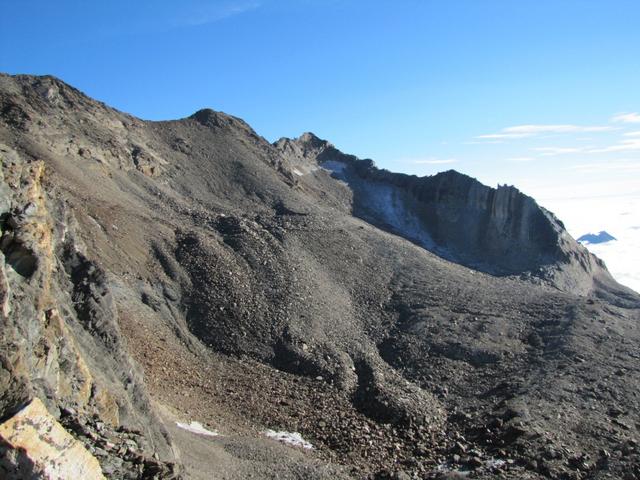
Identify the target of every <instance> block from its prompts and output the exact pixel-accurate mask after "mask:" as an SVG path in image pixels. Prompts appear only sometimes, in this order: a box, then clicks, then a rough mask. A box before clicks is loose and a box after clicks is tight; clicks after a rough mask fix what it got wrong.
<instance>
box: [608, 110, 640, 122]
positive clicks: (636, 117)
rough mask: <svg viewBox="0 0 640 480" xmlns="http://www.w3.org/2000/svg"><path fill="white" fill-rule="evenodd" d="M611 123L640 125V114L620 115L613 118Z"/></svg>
mask: <svg viewBox="0 0 640 480" xmlns="http://www.w3.org/2000/svg"><path fill="white" fill-rule="evenodd" d="M611 121H612V122H615V123H640V113H637V112H630V113H619V114H617V115H614V116H613V117H611Z"/></svg>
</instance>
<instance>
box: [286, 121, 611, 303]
mask: <svg viewBox="0 0 640 480" xmlns="http://www.w3.org/2000/svg"><path fill="white" fill-rule="evenodd" d="M275 147H276V148H277V149H279V150H280V151H281V152H282V154H283V156H285V157H287V158H288V161H289V163H290V164H292V165H295V168H296V169H297V170H298V171H310V170H313V168H317V167H323V168H325V169H327V170H329V171H331V172H332V174H333V176H334V177H335V178H337V179H340V180H342V181H344V182H346V183H347V184H348V186H349V188H350V189H351V190H352V192H353V199H352V211H353V213H354V214H355V215H357V216H359V217H361V218H363V219H365V220H367V221H370V222H372V223H373V224H375V225H378V226H380V227H382V228H385V229H387V230H389V231H391V232H393V233H396V234H398V235H401V236H403V237H405V238H407V239H409V240H411V241H414V242H416V243H417V244H419V245H421V246H423V247H424V248H427V249H428V250H430V251H432V252H434V253H436V254H438V255H439V256H441V257H443V258H445V259H447V260H451V261H454V262H457V263H461V264H463V265H467V266H469V267H471V268H474V269H477V270H480V271H484V272H487V273H491V274H494V275H522V276H525V277H535V278H539V279H542V280H545V281H548V282H550V283H551V284H553V285H554V286H556V287H558V288H560V289H563V290H568V291H573V292H576V293H580V294H587V293H589V292H591V291H592V290H593V289H594V286H595V284H594V278H596V279H597V281H598V282H609V281H611V278H610V275H609V274H608V272H607V270H606V267H605V266H604V264H603V263H602V261H600V260H599V259H598V258H596V257H595V256H594V255H592V254H590V253H589V252H588V250H587V249H586V248H584V247H583V246H582V245H580V244H579V243H577V242H576V241H575V240H574V239H573V238H571V237H570V235H569V234H568V233H567V232H566V230H565V229H564V225H563V224H562V222H560V221H559V220H558V219H557V218H556V217H555V216H554V215H553V214H552V213H551V212H549V211H547V210H545V209H544V208H542V207H540V206H539V205H538V204H537V203H536V201H535V200H534V199H533V198H531V197H528V196H527V195H524V194H523V193H521V192H520V191H519V190H518V189H517V188H515V187H511V186H498V188H496V189H494V188H491V187H487V186H485V185H482V184H481V183H480V182H478V181H477V180H475V179H473V178H471V177H468V176H466V175H464V174H461V173H458V172H456V171H454V170H449V171H446V172H442V173H439V174H437V175H434V176H431V177H416V176H412V175H404V174H398V173H391V172H389V171H386V170H380V169H378V168H376V167H375V165H374V164H373V162H372V161H371V160H360V159H358V158H356V157H354V156H352V155H345V154H343V153H342V152H340V151H339V150H337V149H336V148H335V147H333V146H332V145H331V144H330V143H328V142H326V141H324V140H320V139H319V138H317V137H315V136H314V135H313V134H310V133H306V134H304V135H302V136H301V137H300V138H297V139H293V140H291V139H281V140H279V141H278V142H276V143H275Z"/></svg>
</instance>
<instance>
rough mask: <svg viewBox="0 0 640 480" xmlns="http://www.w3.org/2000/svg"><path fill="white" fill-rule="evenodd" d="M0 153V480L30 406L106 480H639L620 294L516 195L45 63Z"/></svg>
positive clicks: (0, 124)
mask: <svg viewBox="0 0 640 480" xmlns="http://www.w3.org/2000/svg"><path fill="white" fill-rule="evenodd" d="M0 161H1V162H2V177H1V178H0V180H1V181H0V214H1V225H2V239H1V241H0V247H1V250H2V257H3V261H2V262H0V266H1V268H2V275H0V304H1V310H2V311H1V312H0V321H1V322H2V323H1V328H0V455H1V459H0V476H2V475H4V476H5V477H8V478H12V476H13V477H14V478H20V476H19V475H21V476H23V477H24V478H41V477H44V478H64V477H60V476H58V477H56V476H55V472H54V473H52V472H51V471H49V472H46V471H43V470H42V469H43V468H44V467H42V464H43V463H42V462H43V459H47V458H50V455H51V453H50V451H49V450H50V449H49V448H48V447H47V448H45V446H46V445H45V444H47V441H48V440H47V437H46V434H44V433H42V432H39V431H38V430H37V429H35V428H34V429H30V430H29V431H28V432H25V431H22V430H20V428H22V427H21V425H22V424H23V423H24V422H22V423H21V422H19V421H17V420H18V419H20V418H25V417H26V418H28V416H29V412H30V411H31V410H29V408H30V407H29V406H30V405H33V404H34V403H33V402H36V401H38V402H41V403H42V405H43V406H42V407H41V409H40V410H39V411H42V410H43V409H44V410H46V412H48V414H49V415H50V417H51V418H48V417H47V418H46V422H47V425H52V424H55V428H58V426H60V427H61V428H62V429H64V431H66V432H68V433H69V434H70V435H71V436H72V437H73V438H74V439H75V442H76V443H73V444H72V443H70V441H69V442H67V443H64V442H63V443H64V445H63V444H62V443H61V444H60V445H58V446H57V447H56V448H57V449H58V451H59V458H60V459H64V460H65V461H66V460H67V459H68V458H72V459H73V458H75V457H74V455H78V458H86V455H89V456H90V457H93V458H94V459H96V460H97V461H98V462H99V465H100V469H101V472H102V475H104V477H106V478H118V479H120V478H127V479H138V478H195V479H208V478H224V479H244V478H289V479H303V478H304V479H307V478H310V479H313V478H317V479H334V478H370V479H374V478H375V479H385V478H392V479H403V480H404V479H411V478H462V477H467V478H506V479H537V478H550V479H586V478H594V479H604V478H612V479H617V478H622V479H635V478H640V445H639V444H638V442H639V441H640V435H639V429H640V420H639V418H640V417H639V416H638V411H639V410H638V409H639V406H640V398H639V393H638V392H639V388H638V387H639V386H640V367H639V365H640V362H639V361H640V332H639V331H638V322H639V320H640V296H639V295H638V294H636V293H635V292H633V291H631V290H629V289H627V288H625V287H623V286H621V285H619V284H617V283H616V282H615V280H614V279H613V278H612V277H611V275H610V274H609V273H608V271H607V269H606V267H605V265H604V264H603V263H602V262H601V261H600V260H599V259H598V258H596V257H595V256H593V255H591V254H589V253H588V251H587V250H586V249H585V248H584V247H582V246H581V245H579V244H578V243H577V242H576V241H575V240H573V239H572V238H571V237H570V236H569V235H568V234H567V232H566V231H565V230H564V226H563V225H562V223H561V221H560V220H558V219H557V218H555V217H554V216H553V214H552V213H550V212H548V211H546V210H544V209H543V208H541V207H539V206H538V205H537V204H536V202H535V201H534V200H533V199H532V198H530V197H527V196H526V195H524V194H522V193H520V192H519V191H518V190H517V189H515V188H513V187H506V186H501V187H498V188H497V189H493V188H489V187H486V186H484V185H481V184H480V183H479V182H477V181H476V180H474V179H472V178H469V177H467V176H465V175H462V174H460V173H457V172H454V171H449V172H444V173H441V174H438V175H435V176H432V177H424V178H418V177H413V176H407V175H401V174H394V173H390V172H387V171H385V170H379V169H377V168H376V167H375V165H374V164H373V162H372V161H370V160H360V159H357V158H356V157H353V156H351V155H346V154H343V153H342V152H340V151H338V150H337V149H336V148H335V147H333V146H332V145H331V144H329V143H328V142H326V141H324V140H320V139H318V138H317V137H315V136H314V135H312V134H304V135H302V136H301V137H300V138H297V139H281V140H279V141H278V142H276V143H275V144H270V143H269V142H267V141H266V140H265V139H263V138H262V137H260V136H259V135H257V134H256V133H255V132H254V131H253V130H252V129H251V128H250V127H249V126H248V125H247V124H246V123H245V122H243V121H242V120H240V119H237V118H235V117H231V116H229V115H226V114H223V113H219V112H215V111H213V110H201V111H199V112H196V113H195V114H194V115H192V116H190V117H188V118H185V119H180V120H174V121H163V122H149V121H143V120H140V119H137V118H134V117H132V116H130V115H127V114H124V113H122V112H118V111H116V110H113V109H111V108H109V107H108V106H106V105H104V104H101V103H99V102H97V101H95V100H92V99H90V98H88V97H86V96H85V95H83V94H82V93H81V92H79V91H77V90H75V89H74V88H72V87H70V86H68V85H66V84H65V83H63V82H61V81H60V80H57V79H55V78H52V77H32V76H8V75H1V76H0ZM194 421H195V422H199V423H200V424H202V425H203V426H204V429H205V430H204V431H201V430H198V429H195V430H198V431H200V433H197V432H194V431H192V430H194V429H191V430H189V429H185V428H181V427H180V426H179V425H178V423H180V424H181V425H183V427H184V425H189V424H190V422H194ZM3 427H4V430H3V429H2V428H3ZM268 429H271V430H275V431H282V432H291V433H294V432H297V433H299V434H300V435H301V436H302V438H303V439H304V440H305V441H307V442H309V443H310V444H311V445H312V446H313V448H302V447H299V446H298V447H297V446H295V445H294V446H292V445H289V444H285V443H279V442H277V441H275V440H273V439H272V438H269V437H268V436H267V435H265V433H264V432H265V431H266V430H268ZM207 432H215V435H214V434H213V433H207ZM18 434H20V435H22V437H20V438H23V437H24V436H25V435H27V434H28V435H30V437H29V439H28V440H29V445H32V446H31V447H29V448H20V447H19V444H18V442H17V440H16V439H17V438H18V437H19V436H18ZM70 438H71V437H70ZM295 438H297V437H295ZM65 442H66V440H65ZM47 445H48V444H47ZM65 445H67V446H65ZM71 445H73V449H74V450H72V447H71ZM78 452H82V453H78ZM47 455H49V457H47ZM56 455H58V454H56ZM62 463H63V462H60V464H62ZM45 464H46V461H45ZM52 464H55V462H53V463H52ZM45 470H46V469H45ZM25 472H26V473H25ZM28 475H31V477H29V476H28Z"/></svg>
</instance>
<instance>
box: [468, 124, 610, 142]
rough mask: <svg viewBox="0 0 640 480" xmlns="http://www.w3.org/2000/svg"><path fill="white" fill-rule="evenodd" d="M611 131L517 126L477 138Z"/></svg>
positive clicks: (586, 128)
mask: <svg viewBox="0 0 640 480" xmlns="http://www.w3.org/2000/svg"><path fill="white" fill-rule="evenodd" d="M611 130H614V127H607V126H581V125H516V126H514V127H507V128H503V129H502V130H500V132H498V133H490V134H486V135H478V136H477V137H475V138H479V139H483V140H498V139H516V138H528V137H535V136H538V135H544V134H567V133H584V132H607V131H611Z"/></svg>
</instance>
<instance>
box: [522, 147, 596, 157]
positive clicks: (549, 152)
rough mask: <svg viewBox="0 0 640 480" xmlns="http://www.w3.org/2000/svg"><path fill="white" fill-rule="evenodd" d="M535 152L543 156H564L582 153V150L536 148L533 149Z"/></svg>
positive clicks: (574, 148)
mask: <svg viewBox="0 0 640 480" xmlns="http://www.w3.org/2000/svg"><path fill="white" fill-rule="evenodd" d="M534 150H535V151H536V152H540V153H541V154H542V155H543V156H545V157H547V156H555V155H566V154H569V153H582V152H584V151H585V149H584V148H576V147H538V148H534Z"/></svg>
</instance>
